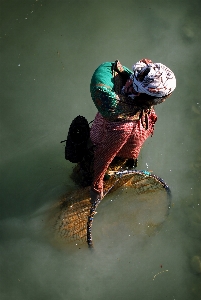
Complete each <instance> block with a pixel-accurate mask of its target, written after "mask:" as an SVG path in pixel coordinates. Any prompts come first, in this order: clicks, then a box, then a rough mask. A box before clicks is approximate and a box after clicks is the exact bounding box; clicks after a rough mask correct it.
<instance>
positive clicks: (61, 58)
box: [0, 0, 201, 300]
mask: <svg viewBox="0 0 201 300" xmlns="http://www.w3.org/2000/svg"><path fill="white" fill-rule="evenodd" d="M0 6H1V7H0V8H1V34H0V43H1V60H0V62H1V90H0V93H1V97H0V101H1V104H0V105H1V107H0V114H1V126H0V131H1V149H0V153H1V209H0V218H1V220H0V231H1V234H0V241H1V243H0V298H1V299H5V300H7V299H9V300H11V299H15V300H25V299H48V300H50V299H54V300H55V299H69V300H73V299H89V298H93V299H100V300H102V299H105V300H106V299H108V300H111V299H128V300H130V299H149V300H151V299H153V300H157V299H172V300H173V299H175V300H189V299H200V295H201V241H200V237H201V188H200V183H201V182H200V178H201V171H200V169H201V144H200V137H201V100H200V96H199V95H200V79H199V77H200V75H199V74H200V68H199V67H200V45H201V33H200V26H201V19H200V9H201V3H200V1H198V0H197V1H196V0H192V1H179V0H176V1H168V2H167V1H143V2H142V1H136V0H125V1H119V0H118V1H113V0H111V1H108V0H107V1H105V0H104V1H96V0H94V1H92V0H76V1H74V0H68V1H64V0H59V1H51V0H49V1H47V0H36V1H35V0H26V1H25V0H20V1H18V0H9V1H6V0H4V1H3V0H1V2H0ZM143 57H148V58H150V59H152V60H153V61H154V62H162V63H164V64H166V65H167V66H169V67H170V68H171V69H172V70H173V71H174V73H175V75H176V77H177V89H176V90H175V92H174V93H173V95H172V97H171V98H170V99H168V100H167V101H166V102H165V103H164V104H162V105H160V106H158V107H157V108H156V111H157V114H158V122H157V124H156V129H155V133H154V136H153V137H152V138H150V139H149V140H147V141H146V143H145V145H144V148H143V149H142V151H141V154H140V157H139V169H146V170H153V171H154V173H155V174H157V175H158V176H161V177H162V178H163V179H164V180H165V181H166V182H167V183H168V184H169V185H170V187H171V190H172V193H173V199H172V202H173V203H172V208H171V211H170V214H169V216H168V218H167V219H166V220H165V222H164V224H163V226H162V227H161V228H160V229H157V230H156V231H155V232H154V233H153V234H145V232H144V231H143V230H142V231H141V230H140V229H139V228H135V230H134V231H133V232H134V234H130V233H129V234H127V233H128V232H127V231H125V232H124V233H125V234H123V236H121V234H120V233H121V230H122V226H121V218H119V217H118V219H117V222H116V230H114V228H112V229H111V227H110V225H108V231H107V224H106V223H107V222H106V220H107V218H108V217H109V219H110V218H115V216H116V215H119V209H120V206H118V205H117V206H116V208H115V205H114V203H113V207H111V209H112V211H111V210H109V211H108V216H107V212H106V211H105V210H104V207H105V206H106V204H104V205H105V206H104V205H103V206H102V208H101V205H100V211H99V214H98V215H97V219H96V226H95V221H94V239H95V241H96V242H95V250H94V251H92V252H91V251H89V249H88V248H87V245H85V244H82V245H76V243H74V242H72V243H69V242H65V241H63V242H61V241H59V239H58V240H57V239H55V238H54V239H53V238H52V231H51V228H50V227H49V225H48V223H47V222H46V221H47V215H48V214H49V211H50V208H51V207H52V205H53V204H55V203H58V199H59V197H60V196H61V195H62V194H64V193H65V192H67V191H69V190H71V189H75V188H76V187H75V185H74V183H73V182H72V181H71V180H70V178H69V175H70V174H71V171H72V168H73V164H71V163H69V162H67V161H65V159H64V146H63V145H62V144H60V141H61V140H64V139H65V138H66V134H67V131H68V127H69V125H70V123H71V121H72V119H73V118H74V117H75V116H77V115H79V114H81V115H84V116H85V117H86V118H87V119H88V120H89V121H91V120H93V118H94V115H95V113H96V109H95V106H94V105H93V103H92V101H91V99H90V93H89V83H90V79H91V75H92V73H93V71H94V69H95V68H96V67H97V66H98V65H99V64H100V63H102V62H104V61H113V60H115V59H119V60H120V61H121V62H122V64H123V65H126V66H127V67H129V68H131V66H132V64H133V63H135V62H136V61H137V60H139V59H141V58H143ZM117 197H121V195H120V196H118V195H117ZM110 200H111V199H110V198H109V196H108V198H107V201H110ZM105 203H106V202H105ZM125 203H126V202H125ZM136 205H137V204H136ZM133 207H134V208H133V209H135V205H134V206H133ZM136 207H137V206H136ZM125 211H126V205H125ZM101 214H102V215H101ZM101 216H103V218H101ZM140 216H141V220H142V221H143V220H144V219H143V218H144V216H143V211H141V215H140ZM109 219H108V220H109ZM118 220H119V222H118ZM122 220H123V219H122ZM125 220H126V225H127V226H128V228H129V222H130V224H133V222H134V220H132V218H131V217H130V214H129V210H128V218H127V219H125ZM102 221H104V222H103V224H102V223H101V222H102ZM136 224H137V223H136ZM113 225H114V223H113ZM136 227H137V225H136ZM99 228H100V230H99ZM110 230H112V231H111V232H112V234H107V233H108V232H110Z"/></svg>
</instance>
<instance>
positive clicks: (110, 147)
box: [90, 109, 157, 193]
mask: <svg viewBox="0 0 201 300" xmlns="http://www.w3.org/2000/svg"><path fill="white" fill-rule="evenodd" d="M156 120H157V116H156V114H155V111H154V110H153V109H152V111H151V112H150V113H149V115H148V129H145V128H144V126H143V125H142V120H141V119H140V120H137V121H117V122H110V121H107V120H106V119H104V118H103V117H102V116H101V114H100V113H97V115H96V117H95V120H94V122H93V125H92V128H91V132H90V137H91V140H92V143H93V144H94V145H95V150H94V177H93V183H92V189H94V190H95V191H97V192H99V193H102V191H103V178H104V175H105V173H106V171H107V169H108V167H109V165H110V163H111V162H112V160H113V159H114V158H115V157H116V156H118V157H122V158H134V159H136V158H137V157H138V155H139V153H140V149H141V147H142V145H143V143H144V142H145V140H146V139H147V138H148V137H149V136H150V135H152V134H153V130H154V124H155V122H156Z"/></svg>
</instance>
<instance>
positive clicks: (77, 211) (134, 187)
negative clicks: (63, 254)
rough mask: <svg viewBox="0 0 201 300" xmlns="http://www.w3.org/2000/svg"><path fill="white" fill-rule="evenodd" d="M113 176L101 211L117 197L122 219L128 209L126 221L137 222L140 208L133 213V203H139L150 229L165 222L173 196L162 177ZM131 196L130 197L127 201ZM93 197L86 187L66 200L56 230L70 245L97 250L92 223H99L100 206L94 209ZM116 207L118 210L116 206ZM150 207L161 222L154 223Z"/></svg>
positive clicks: (139, 173)
mask: <svg viewBox="0 0 201 300" xmlns="http://www.w3.org/2000/svg"><path fill="white" fill-rule="evenodd" d="M110 175H111V176H110V178H109V180H107V181H106V182H105V183H104V194H105V195H107V194H108V196H107V197H104V198H103V199H102V200H101V201H100V203H101V205H100V208H101V206H102V203H104V202H105V203H106V202H107V199H110V198H111V196H113V195H115V194H116V195H118V198H119V199H120V200H119V202H118V205H120V209H119V211H120V215H121V213H122V214H123V209H122V208H124V209H127V216H126V218H128V219H129V218H132V217H133V218H137V217H136V208H133V209H132V205H131V203H133V204H134V203H135V202H136V201H138V203H139V204H138V207H139V206H140V205H143V203H145V204H146V214H147V215H148V219H147V220H146V221H147V228H149V229H150V228H157V227H158V226H160V225H161V224H162V223H163V222H164V220H165V219H166V217H167V215H168V213H169V208H170V205H171V192H170V189H169V187H168V185H167V184H166V183H165V182H164V181H163V180H162V179H161V178H160V177H157V176H156V175H153V174H151V173H149V172H147V171H138V170H130V171H129V170H124V171H115V172H110ZM128 192H129V197H127V198H126V197H125V196H126V194H127V193H128ZM89 195H90V188H89V187H85V188H79V189H77V190H76V191H73V192H72V193H69V194H66V195H65V196H64V197H63V199H62V200H61V203H60V207H59V212H58V214H57V217H56V221H55V230H56V231H57V234H58V235H59V236H60V237H62V238H65V239H67V240H69V241H76V242H87V243H88V245H89V247H93V243H92V223H93V220H94V219H96V217H94V216H95V214H96V210H97V207H98V205H99V202H97V203H94V204H93V205H92V204H91V202H90V197H89ZM109 196H110V197H109ZM139 197H140V198H139ZM125 198H126V200H125ZM139 199H140V200H139ZM116 203H117V201H116ZM113 205H114V206H115V204H113ZM116 205H117V204H116ZM114 206H113V207H114ZM147 207H150V210H151V211H153V212H154V213H155V211H156V210H158V217H157V220H150V217H149V214H150V213H149V212H148V208H147ZM104 209H105V210H104V212H105V214H106V215H107V213H108V214H109V213H111V208H110V207H109V206H108V205H106V207H105V208H104ZM128 211H129V213H128ZM110 219H111V218H110ZM145 219H146V216H145ZM114 220H115V215H114ZM104 222H105V221H104V220H103V223H104ZM116 222H121V220H119V218H118V219H117V218H116ZM122 222H123V220H122ZM124 223H125V222H124ZM129 226H131V225H129Z"/></svg>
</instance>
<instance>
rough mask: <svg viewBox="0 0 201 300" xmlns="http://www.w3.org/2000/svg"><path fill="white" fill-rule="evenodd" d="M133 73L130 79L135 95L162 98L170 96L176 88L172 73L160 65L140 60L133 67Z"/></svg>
mask: <svg viewBox="0 0 201 300" xmlns="http://www.w3.org/2000/svg"><path fill="white" fill-rule="evenodd" d="M133 72H134V74H133V75H131V79H132V80H133V88H134V90H135V91H136V92H137V93H146V94H147V95H150V96H154V97H164V96H168V95H169V94H171V93H172V92H173V91H174V89H175V88H176V78H175V75H174V73H173V72H172V71H171V70H170V69H169V68H167V67H166V66H165V65H163V64H161V63H153V62H152V61H151V60H149V59H142V60H140V61H139V62H137V63H136V64H135V65H133Z"/></svg>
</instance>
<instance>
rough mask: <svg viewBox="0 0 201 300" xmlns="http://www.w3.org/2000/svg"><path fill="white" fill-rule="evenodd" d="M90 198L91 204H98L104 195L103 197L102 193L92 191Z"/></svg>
mask: <svg viewBox="0 0 201 300" xmlns="http://www.w3.org/2000/svg"><path fill="white" fill-rule="evenodd" d="M90 197H91V203H97V202H99V201H100V200H101V199H102V198H103V195H102V193H99V192H97V191H95V190H93V189H91V190H90Z"/></svg>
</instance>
